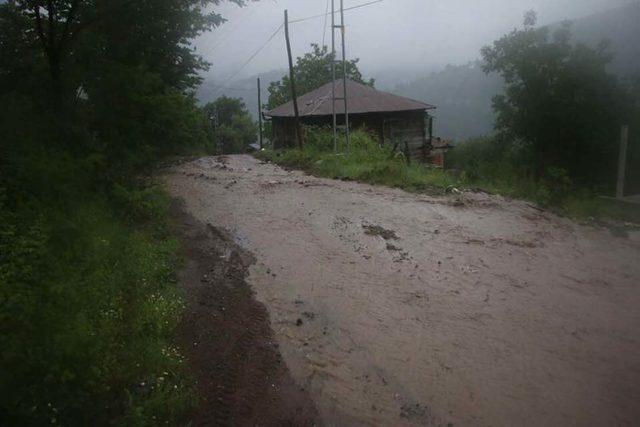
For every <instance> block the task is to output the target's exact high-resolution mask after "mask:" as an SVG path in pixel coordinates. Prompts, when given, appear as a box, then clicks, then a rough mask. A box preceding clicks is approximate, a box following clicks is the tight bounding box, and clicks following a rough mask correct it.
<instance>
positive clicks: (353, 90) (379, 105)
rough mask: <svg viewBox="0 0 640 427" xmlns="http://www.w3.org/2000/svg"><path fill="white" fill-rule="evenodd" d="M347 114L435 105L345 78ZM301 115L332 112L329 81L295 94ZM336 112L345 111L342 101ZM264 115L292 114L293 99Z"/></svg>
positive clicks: (338, 88)
mask: <svg viewBox="0 0 640 427" xmlns="http://www.w3.org/2000/svg"><path fill="white" fill-rule="evenodd" d="M342 87H343V86H342V80H340V81H338V82H336V97H341V96H342V93H343V91H342ZM347 98H348V99H347V102H348V108H349V114H364V113H387V112H398V111H418V110H431V109H434V108H436V107H434V106H433V105H429V104H425V103H424V102H420V101H415V100H413V99H409V98H404V97H402V96H398V95H393V94H391V93H388V92H381V91H378V90H376V89H374V88H372V87H371V86H367V85H364V84H361V83H357V82H354V81H353V80H347ZM298 109H299V111H300V117H312V116H329V115H331V114H332V113H331V83H327V84H326V85H324V86H321V87H320V88H318V89H316V90H314V91H311V92H309V93H306V94H304V95H302V96H299V97H298ZM336 114H344V103H343V102H342V101H336ZM265 115H267V116H269V117H293V116H294V113H293V101H289V102H287V103H286V104H283V105H281V106H279V107H277V108H274V109H273V110H271V111H267V112H266V113H265Z"/></svg>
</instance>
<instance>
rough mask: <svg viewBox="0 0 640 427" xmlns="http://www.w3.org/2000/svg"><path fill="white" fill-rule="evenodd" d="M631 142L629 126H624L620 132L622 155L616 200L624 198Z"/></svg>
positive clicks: (619, 158)
mask: <svg viewBox="0 0 640 427" xmlns="http://www.w3.org/2000/svg"><path fill="white" fill-rule="evenodd" d="M628 141H629V125H624V126H622V129H621V131H620V153H619V154H618V185H616V198H618V199H622V198H623V197H624V179H625V175H626V167H627V144H628Z"/></svg>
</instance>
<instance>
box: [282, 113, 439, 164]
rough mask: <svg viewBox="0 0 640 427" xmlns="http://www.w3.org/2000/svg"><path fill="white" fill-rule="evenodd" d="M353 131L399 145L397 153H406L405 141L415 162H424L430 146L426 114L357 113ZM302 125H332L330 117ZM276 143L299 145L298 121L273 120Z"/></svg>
mask: <svg viewBox="0 0 640 427" xmlns="http://www.w3.org/2000/svg"><path fill="white" fill-rule="evenodd" d="M349 122H350V125H351V128H352V129H367V130H368V131H370V132H372V133H373V134H374V135H376V137H377V138H378V140H379V141H380V143H383V144H396V143H397V144H398V150H400V151H404V149H405V145H404V144H405V141H406V143H407V146H408V148H409V153H410V156H411V158H412V159H415V160H419V161H425V160H426V158H427V154H428V153H426V150H425V146H426V143H427V130H426V114H425V112H424V111H415V112H401V113H375V114H354V115H350V116H349ZM302 123H303V124H304V125H309V126H331V124H332V118H331V116H322V117H311V118H308V117H307V118H303V119H302ZM343 123H344V118H343V116H338V124H343ZM272 124H273V126H272V129H273V143H274V148H275V149H281V148H285V147H294V146H295V145H296V136H295V135H296V133H295V120H294V119H293V118H289V117H286V118H283V117H274V118H273V119H272Z"/></svg>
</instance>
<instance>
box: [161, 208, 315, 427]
mask: <svg viewBox="0 0 640 427" xmlns="http://www.w3.org/2000/svg"><path fill="white" fill-rule="evenodd" d="M172 211H173V217H174V222H175V227H176V229H177V231H178V234H179V235H180V237H181V241H182V246H183V248H184V256H185V259H186V261H187V264H186V266H185V268H184V269H183V271H182V273H181V275H180V283H181V285H182V286H183V287H184V289H185V291H186V295H187V309H186V313H185V317H184V319H183V321H182V324H181V325H180V329H179V336H180V341H181V343H182V347H183V348H184V349H186V357H187V360H188V361H189V363H190V366H191V367H192V373H193V375H194V377H195V379H196V380H197V390H198V399H199V402H198V408H197V410H196V411H195V413H194V414H193V415H192V416H193V423H194V425H202V426H224V425H229V426H236V425H243V426H244V425H246V426H254V425H265V426H283V425H295V426H313V425H317V424H318V422H317V419H318V415H317V411H316V409H315V406H314V404H313V402H312V401H311V399H310V398H309V396H308V393H306V392H305V391H304V390H303V389H302V388H301V387H299V386H298V385H296V384H295V383H294V381H293V380H292V378H291V375H290V374H289V372H288V370H287V368H286V366H285V364H284V362H283V361H282V357H281V355H280V351H279V348H278V344H277V343H276V342H275V339H274V336H273V332H272V330H271V326H270V324H269V314H268V313H267V310H266V308H265V307H264V305H263V304H261V303H259V302H258V301H256V299H255V298H254V293H253V291H252V290H251V288H250V287H249V286H248V285H247V283H246V281H245V277H246V276H247V274H248V268H249V266H250V265H251V264H252V263H253V262H254V258H253V257H252V255H251V254H250V253H249V252H247V251H246V250H244V249H242V248H240V247H239V246H238V245H236V244H235V243H234V242H233V240H232V239H230V238H229V237H228V236H227V235H226V234H225V233H224V232H222V231H219V230H217V229H216V228H215V227H213V226H211V225H204V224H203V223H201V222H199V221H198V220H196V219H195V218H193V217H192V216H191V215H189V214H188V213H186V212H185V210H184V204H183V203H182V202H181V201H179V200H175V201H174V206H173V209H172Z"/></svg>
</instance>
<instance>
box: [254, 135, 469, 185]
mask: <svg viewBox="0 0 640 427" xmlns="http://www.w3.org/2000/svg"><path fill="white" fill-rule="evenodd" d="M306 134H307V138H306V145H305V147H304V149H303V150H298V149H290V150H284V151H278V152H274V151H264V152H262V153H259V154H258V156H259V157H261V158H263V159H266V160H271V161H274V162H276V163H278V164H281V165H283V166H287V167H294V168H299V169H303V170H306V171H308V172H310V173H313V174H315V175H319V176H325V177H329V178H334V179H346V180H355V181H363V182H369V183H372V184H381V185H388V186H392V187H399V188H404V189H406V190H409V191H428V192H431V193H442V192H443V191H444V189H445V188H447V187H449V186H451V185H455V184H456V183H457V180H456V179H455V178H453V177H451V176H450V175H448V174H446V173H444V172H443V171H442V170H438V169H429V168H427V167H425V166H423V165H420V164H411V165H408V164H407V162H406V161H405V158H404V155H403V154H402V153H397V152H396V153H394V152H393V151H392V147H391V146H389V145H385V146H380V144H379V143H378V142H377V140H376V139H375V138H373V137H372V136H371V135H370V134H369V133H368V132H367V131H366V130H356V131H353V132H352V133H351V144H350V147H349V151H348V152H342V150H343V148H344V147H345V145H346V144H345V141H344V137H341V138H340V140H339V142H338V148H339V152H338V153H334V152H333V136H332V134H331V131H330V130H328V129H326V128H325V129H323V128H308V129H307V132H306ZM345 151H346V150H345Z"/></svg>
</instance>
